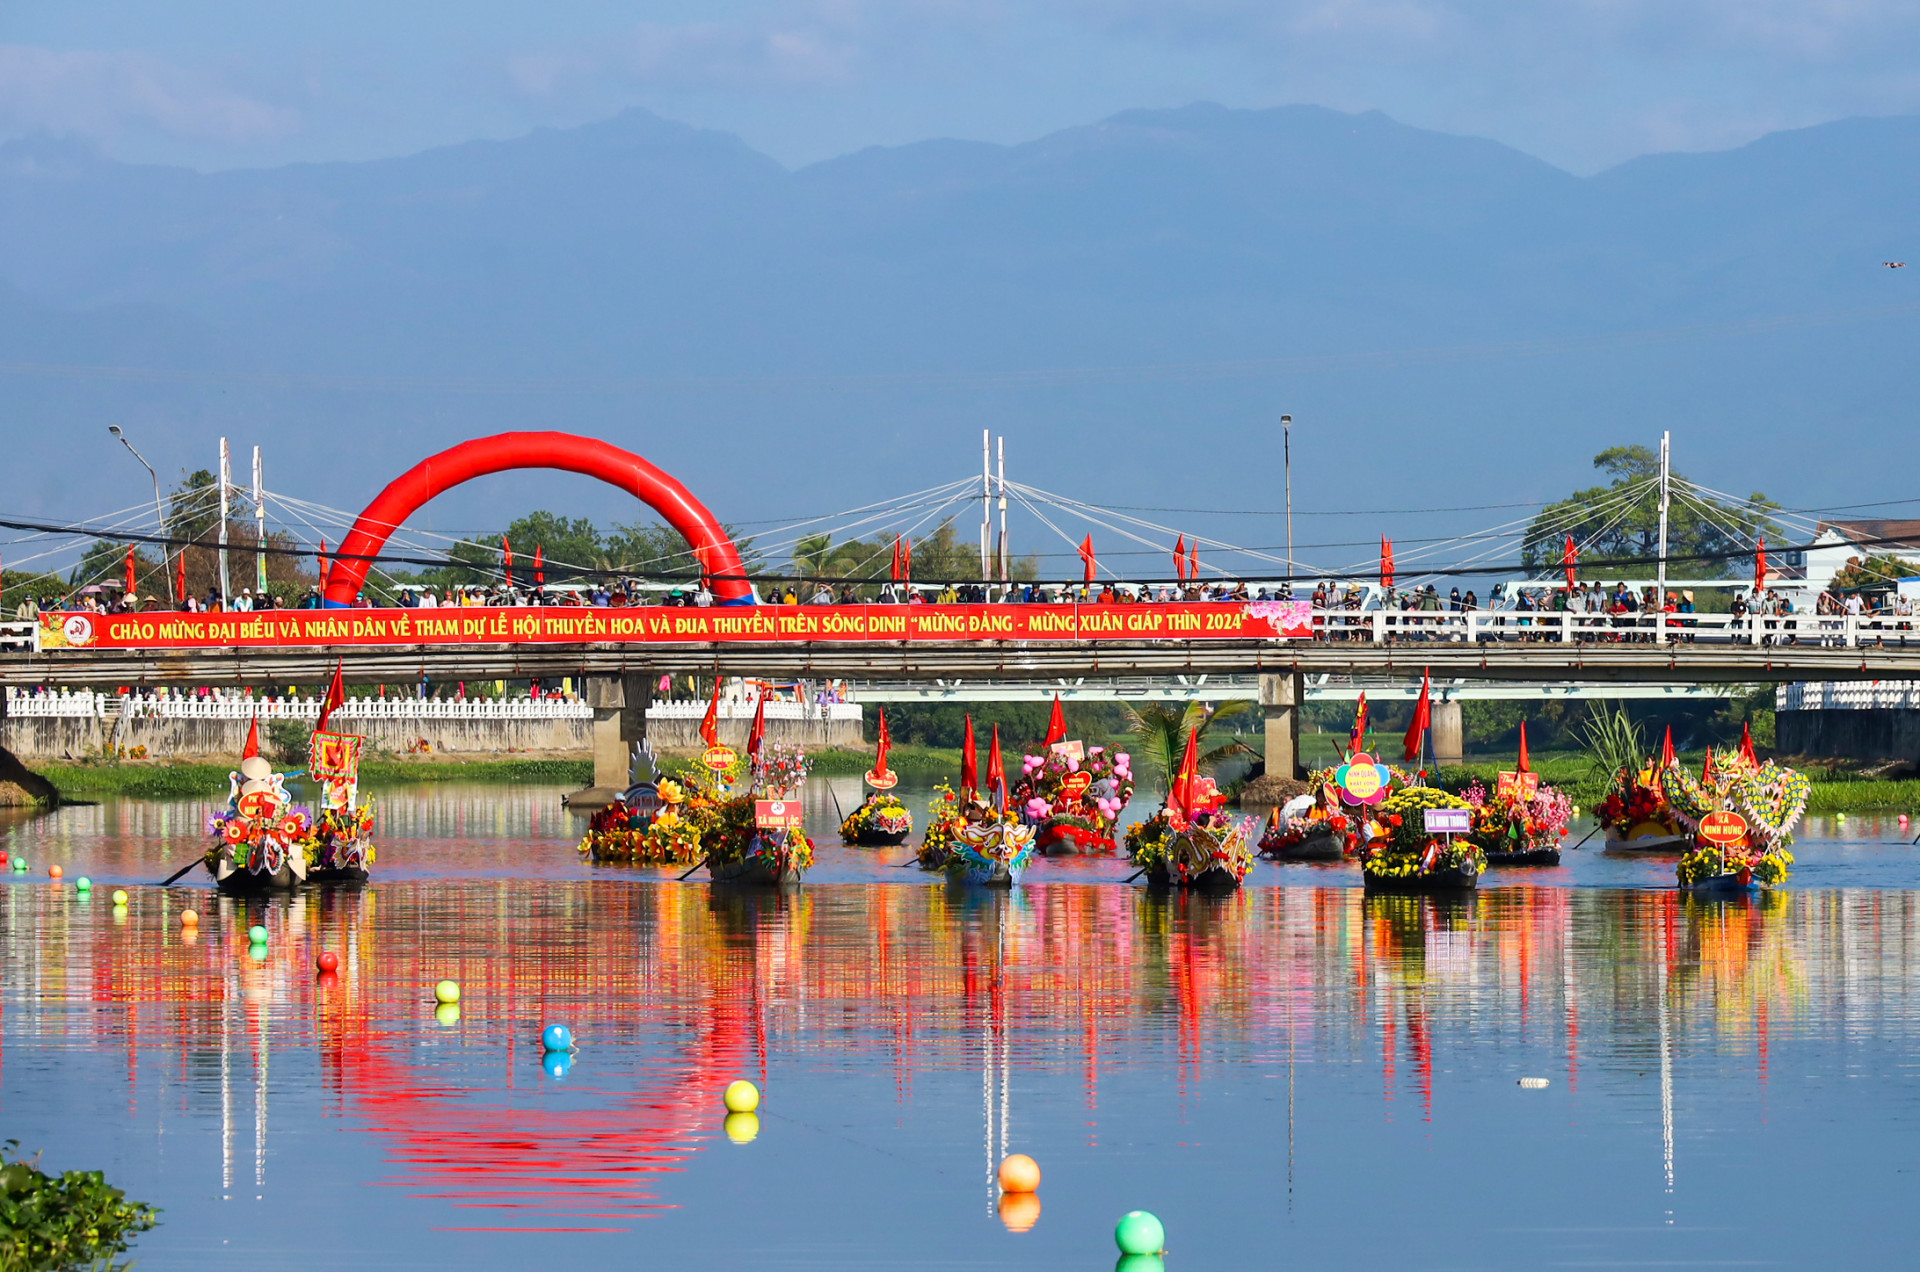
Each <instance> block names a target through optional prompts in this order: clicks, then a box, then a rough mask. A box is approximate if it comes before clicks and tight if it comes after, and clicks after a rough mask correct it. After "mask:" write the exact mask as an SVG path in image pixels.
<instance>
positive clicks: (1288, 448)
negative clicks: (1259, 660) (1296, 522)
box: [1280, 415, 1294, 598]
mask: <svg viewBox="0 0 1920 1272" xmlns="http://www.w3.org/2000/svg"><path fill="white" fill-rule="evenodd" d="M1280 451H1281V454H1283V455H1284V456H1286V469H1287V596H1288V597H1289V598H1291V597H1292V596H1293V570H1294V565H1293V416H1291V415H1282V416H1281V417H1280Z"/></svg>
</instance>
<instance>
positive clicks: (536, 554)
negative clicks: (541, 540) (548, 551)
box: [533, 543, 547, 587]
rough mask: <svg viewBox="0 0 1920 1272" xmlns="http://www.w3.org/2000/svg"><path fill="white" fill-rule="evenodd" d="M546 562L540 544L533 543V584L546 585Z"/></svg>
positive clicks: (537, 585)
mask: <svg viewBox="0 0 1920 1272" xmlns="http://www.w3.org/2000/svg"><path fill="white" fill-rule="evenodd" d="M546 564H547V563H546V561H545V560H544V559H543V557H542V556H541V552H540V545H539V544H538V543H536V544H534V545H533V585H534V586H535V587H545V586H546V585H547V570H546Z"/></svg>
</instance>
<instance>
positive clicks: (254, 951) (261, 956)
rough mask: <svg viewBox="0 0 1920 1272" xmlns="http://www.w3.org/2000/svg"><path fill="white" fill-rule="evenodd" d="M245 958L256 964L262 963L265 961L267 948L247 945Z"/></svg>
mask: <svg viewBox="0 0 1920 1272" xmlns="http://www.w3.org/2000/svg"><path fill="white" fill-rule="evenodd" d="M247 957H248V958H250V959H252V960H253V961H254V962H256V963H264V962H266V961H267V947H266V946H264V945H249V946H248V947H247Z"/></svg>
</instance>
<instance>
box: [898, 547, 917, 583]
mask: <svg viewBox="0 0 1920 1272" xmlns="http://www.w3.org/2000/svg"><path fill="white" fill-rule="evenodd" d="M894 542H895V544H897V545H898V546H899V548H900V581H901V582H902V583H911V582H913V540H912V539H896V540H894Z"/></svg>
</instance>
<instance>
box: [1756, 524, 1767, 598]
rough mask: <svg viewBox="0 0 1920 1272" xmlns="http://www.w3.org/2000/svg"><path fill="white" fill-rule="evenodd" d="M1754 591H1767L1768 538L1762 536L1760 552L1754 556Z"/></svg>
mask: <svg viewBox="0 0 1920 1272" xmlns="http://www.w3.org/2000/svg"><path fill="white" fill-rule="evenodd" d="M1753 590H1754V591H1756V592H1764V591H1766V590H1767V536H1766V535H1764V534H1763V535H1761V536H1760V550H1759V551H1758V552H1755V553H1754V554H1753Z"/></svg>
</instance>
